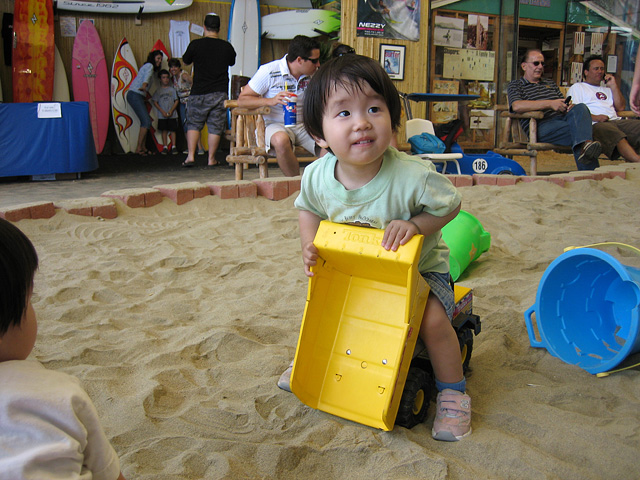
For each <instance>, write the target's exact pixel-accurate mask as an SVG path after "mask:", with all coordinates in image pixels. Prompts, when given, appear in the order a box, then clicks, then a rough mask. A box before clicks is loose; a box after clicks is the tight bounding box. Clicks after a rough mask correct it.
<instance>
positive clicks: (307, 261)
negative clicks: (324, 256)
mask: <svg viewBox="0 0 640 480" xmlns="http://www.w3.org/2000/svg"><path fill="white" fill-rule="evenodd" d="M302 260H303V261H304V273H305V275H306V276H307V277H313V272H311V267H314V266H315V265H316V263H318V262H317V260H318V249H317V248H316V246H315V245H314V244H313V242H309V243H307V244H306V245H305V246H304V247H303V248H302Z"/></svg>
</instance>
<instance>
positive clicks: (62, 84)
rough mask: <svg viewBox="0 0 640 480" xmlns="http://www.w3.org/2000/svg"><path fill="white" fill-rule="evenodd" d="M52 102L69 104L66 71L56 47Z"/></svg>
mask: <svg viewBox="0 0 640 480" xmlns="http://www.w3.org/2000/svg"><path fill="white" fill-rule="evenodd" d="M53 101H54V102H70V101H71V95H70V94H69V80H67V71H66V70H65V68H64V63H63V62H62V56H61V55H60V51H59V50H58V47H56V56H55V67H54V72H53Z"/></svg>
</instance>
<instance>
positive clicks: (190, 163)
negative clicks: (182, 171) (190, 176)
mask: <svg viewBox="0 0 640 480" xmlns="http://www.w3.org/2000/svg"><path fill="white" fill-rule="evenodd" d="M195 164H196V162H186V161H185V162H182V166H183V167H185V168H191V167H193V166H194V165H195Z"/></svg>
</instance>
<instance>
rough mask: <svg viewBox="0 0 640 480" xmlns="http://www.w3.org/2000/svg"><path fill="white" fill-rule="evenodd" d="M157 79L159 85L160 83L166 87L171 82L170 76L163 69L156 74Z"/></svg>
mask: <svg viewBox="0 0 640 480" xmlns="http://www.w3.org/2000/svg"><path fill="white" fill-rule="evenodd" d="M158 78H159V79H160V83H162V85H164V86H167V85H169V82H170V81H171V74H170V73H169V72H168V71H167V70H165V69H164V68H163V69H162V70H160V71H159V72H158Z"/></svg>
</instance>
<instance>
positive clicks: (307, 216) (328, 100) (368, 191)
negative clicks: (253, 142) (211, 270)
mask: <svg viewBox="0 0 640 480" xmlns="http://www.w3.org/2000/svg"><path fill="white" fill-rule="evenodd" d="M400 113H401V104H400V97H399V95H398V92H397V90H396V88H395V87H394V85H393V83H392V81H391V79H390V78H389V76H388V75H387V74H386V73H385V71H384V69H383V68H382V67H381V66H380V65H379V64H378V63H377V62H376V61H374V60H372V59H371V58H368V57H364V56H360V55H344V56H342V57H338V58H336V59H334V60H331V61H330V62H328V63H326V64H324V65H322V66H321V67H320V68H319V69H318V71H317V72H316V73H315V75H314V76H313V78H312V79H311V81H310V82H309V86H308V87H307V91H306V95H305V99H304V115H303V116H304V124H305V128H306V129H307V131H308V132H309V133H310V134H311V135H312V136H313V137H314V138H315V140H316V142H317V144H318V145H319V146H320V147H322V148H326V149H327V150H328V151H329V152H330V153H328V154H326V155H325V156H324V157H322V158H321V159H319V160H317V161H315V162H313V163H312V164H310V165H309V166H308V167H306V168H305V170H304V175H303V176H302V188H301V191H300V195H299V196H298V198H297V199H296V201H295V206H296V207H297V208H298V209H299V224H300V240H301V244H302V257H303V260H304V269H305V273H306V274H307V275H308V276H312V275H313V271H312V267H313V266H314V265H316V262H317V260H318V251H317V249H316V247H315V245H314V244H313V239H314V237H315V234H316V231H317V229H318V225H319V224H320V221H321V220H329V221H331V222H336V223H349V224H354V225H360V226H370V227H373V228H379V229H384V235H383V239H382V247H383V248H385V249H387V250H392V251H396V250H397V249H398V247H399V246H400V245H404V244H406V243H407V242H408V241H409V240H410V239H411V237H413V236H414V235H415V234H422V235H424V245H423V247H422V252H421V255H420V262H419V270H420V273H421V274H422V276H423V277H424V279H425V280H426V281H427V283H428V284H429V286H430V287H431V292H430V293H429V299H428V301H427V306H426V308H425V312H424V317H423V320H422V326H421V327H420V337H421V338H422V340H423V341H424V343H425V345H426V347H427V350H428V352H429V358H430V359H431V363H432V365H433V370H434V373H435V377H436V387H437V389H438V391H439V393H438V398H437V407H436V418H435V421H434V425H433V429H432V435H433V438H435V439H436V440H445V441H456V440H460V439H462V438H463V437H466V436H467V435H469V434H470V433H471V400H470V398H469V396H468V395H467V394H466V393H465V386H466V382H465V378H464V374H463V372H462V360H461V356H460V347H459V344H458V339H457V336H456V333H455V331H454V329H453V327H452V325H451V318H452V315H453V309H454V305H455V303H454V295H453V289H452V287H451V283H450V276H449V249H448V248H447V246H446V245H445V243H444V242H443V240H442V234H441V229H442V227H444V226H445V225H446V224H447V223H449V222H450V221H451V220H452V219H453V218H455V216H456V215H457V214H458V212H459V211H460V200H461V197H460V194H459V193H458V191H457V190H456V188H455V187H454V186H453V185H452V184H451V182H450V181H449V180H448V179H447V178H446V177H445V176H444V175H441V174H439V173H438V172H437V171H436V169H435V167H434V165H433V164H432V163H431V162H428V161H423V160H420V159H418V158H416V157H411V156H409V155H407V154H405V153H401V152H399V151H398V150H396V149H395V148H393V147H390V146H389V144H390V142H391V139H392V137H393V135H394V133H395V131H396V130H397V128H398V126H399V125H400Z"/></svg>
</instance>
